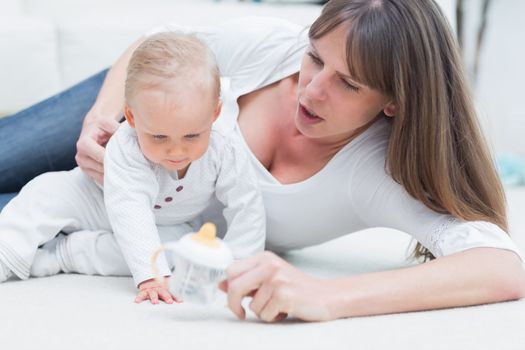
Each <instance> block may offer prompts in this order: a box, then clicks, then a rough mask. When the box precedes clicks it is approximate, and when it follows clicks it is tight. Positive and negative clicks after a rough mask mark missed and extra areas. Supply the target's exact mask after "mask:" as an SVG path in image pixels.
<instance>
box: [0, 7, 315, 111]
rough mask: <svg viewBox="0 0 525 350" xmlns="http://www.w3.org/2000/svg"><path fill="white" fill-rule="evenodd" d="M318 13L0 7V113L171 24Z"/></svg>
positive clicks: (301, 19) (304, 20) (301, 18)
mask: <svg viewBox="0 0 525 350" xmlns="http://www.w3.org/2000/svg"><path fill="white" fill-rule="evenodd" d="M320 9H321V6H319V5H311V4H301V5H298V4H293V5H284V4H262V3H246V2H237V1H236V2H233V1H221V2H218V1H211V0H209V1H204V0H194V1H189V0H148V1H144V0H112V1H104V0H2V2H0V51H1V54H0V114H2V113H4V114H5V113H8V112H12V111H16V110H18V109H20V108H23V107H25V106H28V105H30V104H32V103H34V102H37V101H39V100H40V99H42V98H45V97H47V96H50V95H51V94H53V93H55V92H58V91H60V90H61V89H63V88H65V87H67V86H70V85H72V84H74V83H76V82H78V81H80V80H81V79H83V78H85V77H87V76H88V75H90V74H93V73H95V72H97V71H98V70H100V69H103V68H105V67H107V66H109V65H110V64H111V63H112V62H113V61H115V59H116V58H117V57H118V55H119V54H120V53H121V52H122V51H123V50H124V49H125V48H126V47H127V46H128V45H129V44H130V43H131V42H132V41H134V40H135V39H136V38H138V37H139V36H140V35H141V34H143V33H144V32H146V31H148V30H149V29H151V28H153V27H155V26H158V25H161V24H164V23H167V22H170V21H177V22H180V23H182V24H196V25H201V24H206V23H213V22H217V21H221V20H224V19H227V18H231V17H236V16H242V15H248V14H249V15H272V16H278V17H284V18H289V19H292V20H294V21H296V22H298V23H300V24H304V25H307V24H309V23H311V22H312V20H313V19H315V18H316V17H317V15H318V14H319V12H320Z"/></svg>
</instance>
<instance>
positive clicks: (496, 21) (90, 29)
mask: <svg viewBox="0 0 525 350" xmlns="http://www.w3.org/2000/svg"><path fill="white" fill-rule="evenodd" d="M323 2H324V1H315V0H304V1H298V0H272V1H264V0H259V1H247V0H245V1H238V0H221V1H219V0H148V1H146V0H112V1H107V0H0V115H8V114H10V113H12V112H15V111H17V110H20V109H22V108H24V107H27V106H29V105H31V104H33V103H35V102H38V101H39V100H41V99H43V98H46V97H48V96H51V95H52V94H54V93H56V92H58V91H60V90H62V89H64V88H66V87H68V86H71V85H72V84H75V83H76V82H79V81H80V80H82V79H83V78H85V77H87V76H89V75H90V74H93V73H95V72H97V71H99V70H101V69H103V68H105V67H108V66H109V65H110V64H111V63H112V62H113V61H114V60H115V59H116V58H117V57H118V56H119V54H120V53H121V52H122V51H123V50H124V49H125V48H126V47H127V46H128V45H129V44H130V43H131V42H132V41H134V40H135V39H136V38H137V37H138V36H140V35H141V34H143V33H145V32H147V31H149V30H150V29H152V28H154V27H156V26H159V25H162V24H165V23H168V22H172V21H173V22H178V23H181V24H190V25H203V24H208V23H214V22H218V21H222V20H225V19H227V18H232V17H238V16H243V15H270V16H277V17H282V18H286V19H289V20H291V21H294V22H297V23H299V24H302V25H305V26H307V25H308V24H310V23H311V22H312V21H313V20H314V19H315V18H316V17H317V15H318V14H319V12H320V11H321V8H322V5H321V4H322V3H323ZM438 3H439V4H440V5H441V6H442V8H443V10H444V12H445V13H446V15H447V17H448V18H449V19H450V22H451V25H452V26H453V28H454V30H455V32H456V33H457V35H458V36H460V37H461V42H462V46H463V49H464V53H463V55H464V59H465V64H466V65H467V69H468V71H469V76H470V79H471V85H472V89H473V92H474V97H475V102H476V106H477V108H478V111H479V116H480V120H481V123H482V125H483V127H484V131H485V133H486V135H487V136H488V138H489V141H490V143H491V145H492V147H493V149H494V150H495V151H496V152H497V153H498V154H502V155H503V157H502V158H501V159H502V162H503V167H506V169H507V170H509V169H510V170H509V171H510V172H511V173H512V171H513V169H514V168H513V167H515V166H517V167H523V168H525V162H523V163H522V162H521V157H522V156H525V111H524V108H523V106H522V104H523V102H522V101H524V100H525V96H524V95H525V88H524V87H523V84H524V81H525V68H524V66H523V65H524V63H523V62H525V27H524V26H523V24H522V19H523V18H525V16H524V14H525V1H524V0H438ZM239 30H242V28H239ZM509 164H510V167H509ZM504 170H505V169H504ZM505 171H506V170H505ZM511 180H512V179H511ZM512 181H514V182H520V181H522V178H520V179H518V180H516V179H514V180H512ZM512 181H511V182H512Z"/></svg>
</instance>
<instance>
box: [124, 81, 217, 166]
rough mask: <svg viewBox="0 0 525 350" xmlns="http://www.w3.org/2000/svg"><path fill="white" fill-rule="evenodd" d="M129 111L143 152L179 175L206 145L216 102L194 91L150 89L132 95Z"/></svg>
mask: <svg viewBox="0 0 525 350" xmlns="http://www.w3.org/2000/svg"><path fill="white" fill-rule="evenodd" d="M129 112H131V114H132V115H133V120H134V124H135V130H136V132H137V136H138V141H139V144H140V148H141V150H142V153H143V154H144V156H145V157H146V158H147V159H148V160H149V161H151V162H153V163H155V164H159V165H161V166H162V167H164V168H165V169H166V170H168V171H178V172H179V176H181V174H182V176H183V174H185V172H186V170H187V168H188V166H189V165H190V163H191V162H192V161H194V160H196V159H199V158H200V157H201V156H202V155H203V154H204V153H205V152H206V150H207V149H208V143H209V139H210V133H211V126H212V124H213V122H214V121H215V119H216V118H217V116H218V114H219V112H220V105H218V103H217V102H216V101H213V99H212V98H211V97H203V96H202V93H198V92H197V91H192V92H184V93H183V94H182V95H179V94H177V93H176V92H174V91H168V92H166V91H165V90H162V89H150V90H144V91H141V92H139V93H138V94H137V95H135V96H134V98H133V101H132V103H131V105H130V106H129V109H128V113H129Z"/></svg>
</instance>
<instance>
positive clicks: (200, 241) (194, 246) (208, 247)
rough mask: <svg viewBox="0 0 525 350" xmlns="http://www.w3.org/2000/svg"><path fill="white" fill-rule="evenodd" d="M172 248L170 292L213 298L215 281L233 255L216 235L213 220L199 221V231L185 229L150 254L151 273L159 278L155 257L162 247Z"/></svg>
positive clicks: (183, 296)
mask: <svg viewBox="0 0 525 350" xmlns="http://www.w3.org/2000/svg"><path fill="white" fill-rule="evenodd" d="M166 250H168V251H171V252H173V262H174V265H175V270H174V271H173V273H172V276H171V278H170V282H169V290H170V292H171V293H172V294H173V295H174V296H175V297H177V298H178V299H182V300H183V301H190V302H195V303H201V304H207V303H209V302H211V301H213V299H214V298H215V295H216V293H217V289H218V288H217V285H218V283H219V282H220V281H221V280H223V279H224V278H225V277H226V268H227V267H228V265H230V263H231V262H232V261H233V256H232V253H231V251H230V249H229V248H228V246H227V245H226V243H224V242H223V241H222V240H221V239H219V238H217V237H216V228H215V225H214V224H212V223H206V224H204V225H202V227H201V228H200V230H199V232H196V233H188V234H186V235H184V236H183V237H182V238H181V239H180V240H178V241H176V242H170V243H166V244H164V245H162V246H160V247H159V248H158V249H157V250H156V251H155V253H154V254H153V256H152V259H151V263H152V269H153V274H154V275H155V278H156V279H157V280H159V278H160V277H159V271H158V268H157V257H158V256H159V254H160V253H161V252H163V251H166Z"/></svg>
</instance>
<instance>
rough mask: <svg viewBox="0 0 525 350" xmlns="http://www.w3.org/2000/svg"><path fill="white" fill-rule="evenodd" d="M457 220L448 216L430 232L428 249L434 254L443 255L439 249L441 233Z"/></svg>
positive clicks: (441, 240)
mask: <svg viewBox="0 0 525 350" xmlns="http://www.w3.org/2000/svg"><path fill="white" fill-rule="evenodd" d="M457 222H458V220H457V219H456V218H454V217H452V216H450V217H448V218H447V219H446V220H445V221H443V222H442V223H441V225H439V226H438V227H437V228H436V229H434V231H432V233H431V234H430V241H429V246H428V249H429V250H430V251H431V252H432V254H434V256H436V257H438V256H443V251H442V249H441V243H442V242H443V234H444V233H445V231H447V230H448V228H449V227H450V226H452V225H453V224H455V223H457Z"/></svg>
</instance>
